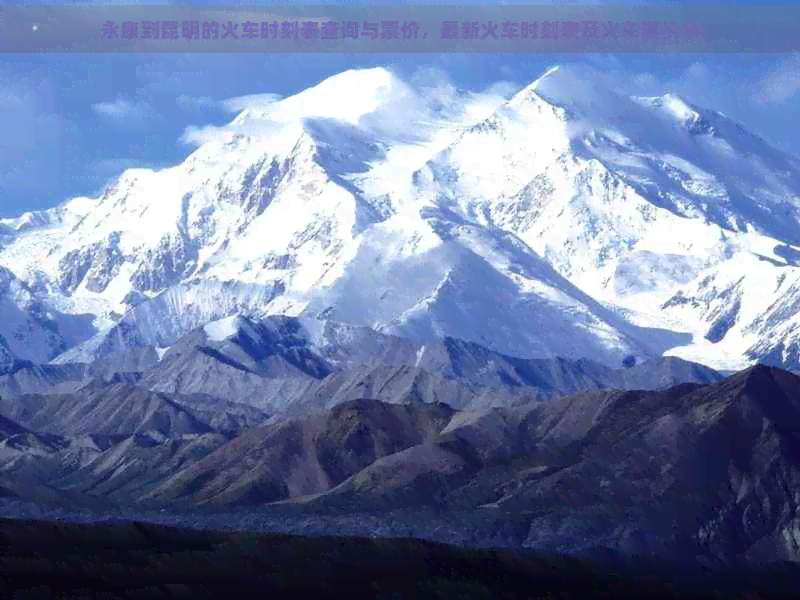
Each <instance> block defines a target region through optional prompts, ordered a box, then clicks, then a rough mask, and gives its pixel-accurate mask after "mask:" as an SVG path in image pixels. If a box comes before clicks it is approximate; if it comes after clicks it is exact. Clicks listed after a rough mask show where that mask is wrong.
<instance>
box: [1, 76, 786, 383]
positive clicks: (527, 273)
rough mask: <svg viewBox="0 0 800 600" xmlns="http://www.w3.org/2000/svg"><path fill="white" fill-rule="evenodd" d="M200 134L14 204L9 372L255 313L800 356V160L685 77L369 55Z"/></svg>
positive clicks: (557, 349) (609, 357)
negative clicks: (463, 72)
mask: <svg viewBox="0 0 800 600" xmlns="http://www.w3.org/2000/svg"><path fill="white" fill-rule="evenodd" d="M199 135H200V134H198V136H199ZM202 137H203V140H204V141H203V143H202V144H201V145H200V146H199V147H198V148H197V149H196V150H195V151H194V152H193V153H192V154H191V155H190V156H189V157H188V158H187V159H186V160H185V161H184V162H183V163H181V164H179V165H176V166H174V167H170V168H167V169H163V170H160V171H151V170H147V169H130V170H128V171H125V172H124V173H123V174H122V175H121V176H120V177H119V178H118V179H117V180H116V181H114V182H112V183H110V184H109V186H108V187H107V188H106V190H105V191H104V193H103V194H102V195H101V196H100V197H99V198H95V199H90V198H76V199H71V200H69V201H67V202H65V203H64V204H62V205H60V206H58V207H56V208H53V209H51V210H48V211H43V212H38V213H26V214H24V215H22V216H20V217H18V218H16V219H4V220H0V371H5V370H10V369H12V368H13V367H14V365H15V364H17V363H18V361H20V360H27V361H31V362H34V363H45V362H49V361H56V362H60V363H65V362H89V361H91V360H93V359H94V358H96V357H97V356H98V355H99V354H100V353H108V352H110V351H114V352H116V351H122V352H124V351H126V349H130V348H142V347H147V348H149V349H150V350H149V351H150V352H152V353H153V355H154V356H155V357H156V358H155V360H158V358H160V356H162V355H163V354H164V352H165V351H166V348H168V347H169V346H170V345H171V344H173V343H174V342H175V341H176V340H177V339H178V338H179V337H181V336H182V335H184V334H186V333H187V332H188V331H190V330H192V329H194V328H196V327H200V326H203V325H205V324H206V323H210V322H211V321H217V322H216V323H214V324H212V325H209V329H207V330H206V332H207V335H208V336H209V338H210V339H223V338H225V337H226V336H228V335H230V333H231V331H233V330H234V329H235V328H236V327H237V325H236V323H237V321H236V319H235V315H240V314H241V315H246V316H250V317H259V316H267V315H277V314H285V315H289V316H302V317H307V318H308V319H309V322H312V321H313V320H315V319H322V320H331V321H337V322H340V323H349V324H352V325H358V326H368V327H371V328H374V329H376V330H378V331H381V332H384V333H391V334H394V335H399V336H403V337H407V338H410V339H413V340H415V341H425V340H431V339H434V338H438V337H442V336H451V337H454V338H459V339H463V340H466V341H474V342H477V343H480V344H482V345H484V346H488V347H490V348H492V349H493V350H496V351H499V352H502V353H505V354H509V355H515V356H520V357H524V358H539V357H551V356H562V357H565V358H590V359H593V360H596V361H598V362H602V363H605V364H607V365H609V366H614V367H617V366H619V365H621V363H622V360H623V359H624V358H625V357H627V356H630V355H633V356H635V357H636V358H638V359H645V358H648V357H654V356H663V355H667V356H676V357H680V358H683V359H686V360H691V361H694V362H699V363H702V364H705V365H707V366H710V367H713V368H717V369H722V370H733V369H739V368H743V367H745V366H746V365H748V364H750V363H752V362H755V361H757V360H762V361H767V362H771V363H773V364H776V365H779V366H783V367H787V368H794V369H798V368H800V316H798V315H799V314H800V160H798V158H796V157H792V156H788V155H786V154H784V153H782V152H781V151H779V150H777V149H775V148H774V147H772V146H770V145H769V144H768V143H766V142H765V141H763V140H761V139H760V138H758V137H757V136H755V135H753V134H751V133H749V132H747V131H745V130H744V129H743V128H742V127H741V126H740V125H738V124H737V123H735V122H733V121H731V120H730V119H728V118H727V117H725V116H724V115H722V114H721V113H719V112H715V111H713V110H707V109H703V108H699V107H695V106H692V105H691V104H689V103H688V102H686V101H684V100H683V99H681V98H679V97H678V96H675V95H671V94H668V95H666V96H663V97H659V98H628V97H622V96H620V95H619V94H617V93H616V92H614V91H613V90H610V89H607V88H606V87H605V86H604V84H603V80H602V77H600V76H599V75H598V74H597V73H595V72H593V71H592V70H591V69H590V68H587V67H582V66H571V65H567V66H561V67H554V68H553V69H550V70H548V71H547V72H546V73H545V74H544V75H543V76H542V77H541V78H539V79H538V80H537V81H535V82H533V83H531V84H530V85H529V86H527V87H525V88H524V89H522V90H521V91H519V92H517V93H516V94H514V95H513V96H512V97H510V98H503V97H500V96H498V95H496V94H491V93H487V94H467V93H463V92H459V91H456V90H446V89H422V88H418V87H414V86H412V85H411V84H409V83H407V82H405V81H402V80H401V79H399V78H398V77H397V76H396V75H394V74H393V73H392V72H390V71H389V70H387V69H383V68H375V69H366V70H354V71H348V72H345V73H342V74H339V75H336V76H335V77H332V78H330V79H328V80H326V81H323V82H322V83H320V84H319V85H317V86H314V87H312V88H309V89H307V90H305V91H303V92H301V93H300V94H297V95H295V96H292V97H290V98H286V99H283V100H277V101H274V102H271V103H268V104H266V105H263V103H262V105H260V106H253V107H251V108H246V109H245V110H243V111H242V112H241V113H240V114H239V115H238V116H237V117H236V118H235V119H234V120H233V121H232V122H231V123H230V124H229V125H227V126H225V127H220V128H216V129H215V130H213V131H208V130H205V131H204V133H203V136H202ZM226 317H232V319H231V320H227V321H219V319H224V318H226Z"/></svg>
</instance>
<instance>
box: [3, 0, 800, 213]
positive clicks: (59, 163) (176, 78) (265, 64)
mask: <svg viewBox="0 0 800 600" xmlns="http://www.w3.org/2000/svg"><path fill="white" fill-rule="evenodd" d="M707 3H708V2H707ZM318 4H319V2H318ZM459 4H466V3H465V2H459ZM570 61H588V62H590V63H592V64H593V65H595V66H596V67H599V68H600V69H601V70H603V71H605V72H607V73H608V75H609V82H610V83H611V84H612V85H614V86H615V87H618V88H620V89H623V90H625V91H630V92H631V93H641V94H658V93H663V92H666V91H673V92H677V93H679V94H681V95H683V96H684V97H686V98H687V99H688V100H690V101H692V102H694V103H696V104H698V105H701V106H706V107H710V108H715V109H718V110H721V111H722V112H725V113H726V114H728V115H729V116H731V117H733V118H735V119H737V120H739V121H740V122H742V123H743V124H744V125H745V126H746V127H747V128H749V129H751V130H752V131H754V132H755V133H757V134H759V135H761V136H762V137H764V138H766V139H768V140H770V141H772V142H773V143H775V144H776V145H778V146H780V147H782V148H783V149H785V150H788V151H791V152H794V153H797V154H800V136H798V135H797V133H796V132H797V131H799V130H800V56H798V55H793V56H787V55H774V54H761V55H720V54H716V55H694V56H692V55H670V56H667V55H655V54H653V55H616V56H609V55H603V56H598V55H592V56H581V55H574V54H572V55H567V56H560V57H559V56H552V55H550V56H549V55H537V54H531V55H500V54H494V55H476V54H473V55H435V56H434V55H393V56H387V55H374V56H367V55H345V54H335V55H310V54H298V55H281V56H264V55H257V54H247V55H232V54H225V55H208V54H205V55H203V54H190V55H175V54H162V55H111V54H103V55H99V54H96V55H66V54H58V55H57V54H52V55H35V56H34V55H11V54H7V55H0V216H12V215H17V214H20V213H22V212H25V211H27V210H37V209H41V208H47V207H50V206H54V205H56V204H58V203H60V202H62V201H64V200H65V199H67V198H70V197H73V196H76V195H92V194H95V193H97V192H99V191H100V190H101V189H102V187H103V185H104V184H105V183H106V182H107V181H108V180H109V179H110V178H112V177H114V176H116V175H118V174H119V173H121V172H122V170H123V169H125V168H126V167H130V166H151V167H159V166H166V165H170V164H174V163H176V162H178V161H180V160H182V159H183V158H184V157H185V156H186V155H188V154H189V153H190V152H191V151H192V150H193V146H192V145H191V144H190V143H189V142H188V141H187V137H190V136H187V135H185V134H186V132H187V131H191V128H193V127H202V126H204V125H213V124H222V123H225V122H227V121H229V120H230V119H232V118H233V116H234V115H235V112H236V109H237V107H239V106H241V102H237V101H236V100H231V99H236V98H240V97H243V96H248V95H253V94H277V95H279V96H287V95H290V94H292V93H294V92H297V91H299V90H301V89H303V88H305V87H308V86H309V85H313V84H315V83H317V82H319V81H320V80H322V79H324V78H325V77H327V76H330V75H333V74H335V73H337V72H340V71H343V70H345V69H349V68H357V67H365V66H374V65H389V66H392V67H393V68H395V69H396V70H397V71H398V72H399V73H400V74H401V75H403V76H405V77H411V78H413V77H422V76H425V77H432V76H433V77H447V78H449V79H450V80H451V82H452V83H453V84H455V85H456V86H458V87H462V88H465V89H470V90H481V89H485V88H486V87H487V86H489V85H491V84H493V83H496V82H501V81H504V82H511V83H513V84H517V85H520V86H522V85H525V84H527V83H529V82H530V81H532V80H534V79H535V78H536V77H537V76H538V75H539V74H541V72H542V71H543V70H544V69H546V68H547V67H548V66H551V65H553V64H557V63H563V62H570Z"/></svg>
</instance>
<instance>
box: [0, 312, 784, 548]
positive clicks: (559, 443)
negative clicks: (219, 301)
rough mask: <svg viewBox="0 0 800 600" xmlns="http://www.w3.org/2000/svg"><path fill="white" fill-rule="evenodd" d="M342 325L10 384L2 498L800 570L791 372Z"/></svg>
mask: <svg viewBox="0 0 800 600" xmlns="http://www.w3.org/2000/svg"><path fill="white" fill-rule="evenodd" d="M328 326H329V327H332V326H331V325H330V324H329V325H328ZM344 331H347V332H349V335H347V336H344V335H343V332H344ZM324 333H325V332H324V331H319V332H318V334H324ZM336 333H337V334H338V335H341V336H342V337H341V338H340V339H346V340H348V341H349V344H350V345H349V346H347V347H346V349H347V354H345V352H344V349H345V344H340V345H338V346H333V345H328V346H326V345H324V344H321V343H320V341H321V340H328V341H330V340H331V339H332V337H333V334H331V332H327V334H326V335H320V337H317V338H316V343H309V342H310V340H309V338H307V337H306V334H307V330H306V329H305V328H303V327H301V326H300V322H299V321H298V320H296V319H289V318H284V317H280V318H277V317H276V318H270V319H267V320H266V321H264V322H253V321H250V320H247V319H245V318H242V317H237V318H228V319H224V320H222V321H217V322H214V323H213V324H211V325H207V326H205V327H202V328H200V329H198V330H196V331H194V332H191V333H190V334H188V335H187V336H185V337H184V338H183V339H182V340H181V341H180V342H179V343H177V344H176V345H174V346H173V347H171V348H170V349H169V350H167V352H166V353H165V354H164V356H163V357H162V359H161V361H159V362H157V363H155V364H154V365H153V366H152V367H151V368H150V369H148V370H145V371H144V372H142V373H135V374H134V373H129V374H127V375H120V374H113V375H110V376H109V375H107V374H103V373H100V374H93V373H92V368H93V367H92V366H91V365H88V366H85V367H83V370H82V372H80V370H79V369H76V368H75V366H74V365H70V366H56V365H50V366H47V367H28V368H23V369H20V370H18V371H17V372H15V373H14V374H11V375H6V376H5V377H4V380H3V382H2V386H3V389H4V392H3V398H2V400H0V440H2V441H0V492H1V493H2V496H3V497H4V498H6V499H16V500H18V501H31V502H37V503H40V504H41V503H43V502H44V503H55V504H58V503H61V504H62V505H63V504H65V503H66V505H68V506H70V507H72V508H77V507H81V506H83V507H91V508H93V509H95V510H128V511H132V510H154V509H160V508H164V509H165V510H168V511H170V512H177V513H181V512H182V511H185V510H194V509H197V508H202V509H210V510H214V511H220V510H224V511H230V510H234V509H258V510H261V511H264V510H267V511H274V513H275V514H279V515H280V514H285V515H308V514H312V515H313V514H317V515H325V514H356V513H375V511H383V512H385V511H388V510H415V511H421V514H422V513H424V512H425V511H430V510H434V511H436V512H437V513H440V514H444V515H454V516H453V517H452V518H453V519H456V521H453V522H454V523H455V522H458V523H460V525H458V527H455V526H454V527H453V528H450V529H448V530H446V531H445V530H441V531H439V530H438V529H437V531H439V533H435V531H434V532H431V531H427V532H425V531H423V532H422V533H421V534H420V535H423V537H424V536H428V537H433V538H435V539H444V541H459V540H460V542H459V543H478V544H480V543H486V542H485V541H483V542H482V541H481V537H480V535H479V536H478V537H477V538H474V535H475V534H471V533H470V531H473V528H477V530H480V531H484V533H483V534H481V535H488V534H487V533H486V532H485V529H486V528H485V525H486V522H487V519H489V521H488V522H496V523H498V527H501V525H502V523H505V524H506V525H502V527H508V526H510V525H508V524H509V523H513V524H514V525H513V527H511V529H510V530H506V529H503V531H506V533H505V534H503V536H505V537H503V540H504V541H503V542H502V543H503V544H505V545H516V546H524V547H529V548H537V549H542V550H547V551H556V552H568V553H569V552H578V553H579V552H594V551H599V550H602V549H603V548H612V549H615V550H617V551H619V552H623V553H628V554H631V553H632V554H642V553H644V554H656V555H659V556H664V557H667V558H669V557H671V558H676V557H678V555H681V556H683V558H686V557H687V556H692V557H695V558H696V559H697V560H708V561H712V562H714V561H728V560H733V559H740V560H747V561H755V562H759V561H769V560H775V559H788V560H797V559H798V558H800V553H799V552H800V542H798V540H800V537H798V533H797V532H798V531H800V513H799V512H798V508H799V507H800V437H798V435H800V377H798V376H796V375H794V374H791V373H789V372H786V371H782V370H779V369H776V368H773V367H766V366H755V367H751V368H749V369H747V370H744V371H742V372H739V373H736V374H733V375H730V376H728V377H723V376H722V375H720V374H718V373H716V372H714V371H711V370H709V369H707V368H705V367H699V366H697V365H693V364H691V363H685V362H681V361H679V360H677V359H660V360H658V361H655V362H654V363H653V364H648V363H644V364H642V365H641V366H638V367H632V368H631V369H626V370H621V371H614V370H611V369H608V368H607V367H604V366H602V365H598V364H594V363H588V362H585V361H584V362H579V363H578V362H575V363H571V362H569V361H564V360H527V361H526V360H521V359H512V358H509V357H504V356H502V355H499V354H497V353H494V352H491V351H489V350H486V349H485V348H482V347H480V346H477V345H474V344H470V343H464V342H455V341H452V340H445V341H443V342H441V343H440V344H438V345H434V346H422V347H419V348H416V349H415V348H414V347H413V346H411V345H410V344H409V342H407V341H406V340H403V339H401V338H389V337H386V336H384V337H383V338H381V339H380V340H378V342H379V343H377V344H375V336H380V334H376V333H374V332H372V331H371V330H369V329H366V328H364V329H362V330H357V329H353V328H351V327H348V328H344V329H343V328H339V329H337V330H336ZM359 334H360V335H359ZM370 342H372V344H373V345H372V346H370ZM376 348H380V349H381V350H382V351H383V354H380V353H378V352H375V351H374V350H375V349H376ZM359 352H361V354H359ZM347 356H349V357H352V360H350V359H347V358H346V357H347ZM409 356H419V357H421V358H420V361H419V364H418V365H417V366H412V365H408V364H406V365H405V366H403V361H405V360H407V358H408V357H409ZM426 367H428V368H431V369H432V370H431V371H427V370H426ZM648 375H649V377H650V379H649V381H648ZM677 381H682V382H683V383H676V382H677ZM159 385H160V386H161V388H162V389H156V388H157V387H159ZM622 387H628V388H631V389H630V390H627V391H626V390H625V389H618V388H622ZM645 387H648V388H649V389H643V388H645ZM633 388H639V389H633ZM48 389H49V391H48ZM576 390H582V391H576ZM447 518H450V517H447ZM478 523H482V525H479V524H478ZM496 533H497V532H495V534H496ZM495 534H492V535H495ZM471 536H472V537H471ZM470 539H471V540H472V541H471V542H468V541H465V540H470ZM687 553H688V554H687Z"/></svg>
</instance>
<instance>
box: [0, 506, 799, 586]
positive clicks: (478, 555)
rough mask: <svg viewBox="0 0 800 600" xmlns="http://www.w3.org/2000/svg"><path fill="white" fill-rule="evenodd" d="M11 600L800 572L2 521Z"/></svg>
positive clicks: (757, 577) (770, 579) (763, 580)
mask: <svg viewBox="0 0 800 600" xmlns="http://www.w3.org/2000/svg"><path fill="white" fill-rule="evenodd" d="M0 548H1V549H0V560H2V571H3V590H4V591H3V598H8V599H9V600H10V599H12V598H56V597H57V598H86V597H97V598H101V597H102V598H109V599H110V598H237V599H238V598H255V597H263V598H288V597H293V598H299V597H308V598H311V597H314V598H329V597H337V596H338V597H343V598H344V597H347V598H387V599H388V598H392V599H405V598H409V599H411V598H414V599H416V598H626V597H632V598H633V597H635V598H668V597H680V598H706V597H708V598H711V597H717V598H780V597H791V596H792V595H793V594H797V593H800V567H798V566H797V565H792V564H787V563H781V564H774V565H771V566H769V567H761V568H758V569H756V568H746V569H743V568H742V567H741V566H739V567H737V568H726V569H717V570H708V569H705V570H703V569H699V568H697V567H686V566H683V567H680V566H677V565H675V564H671V563H668V562H658V561H654V560H650V561H646V560H632V559H624V560H623V559H618V558H615V557H614V556H613V555H608V556H607V557H605V558H604V559H598V558H595V559H593V560H587V559H583V558H574V557H573V558H566V557H562V556H558V555H543V554H536V553H532V552H526V551H512V550H502V551H500V550H498V551H489V550H472V549H463V548H456V547H453V546H448V545H445V544H436V543H431V542H423V541H420V540H412V539H391V540H388V539H370V538H356V537H313V538H311V537H299V536H289V535H275V534H271V535H256V534H242V533H226V532H219V531H198V530H185V529H178V528H173V527H165V526H161V525H154V524H147V523H135V522H134V523H123V522H114V523H96V524H91V525H86V524H82V525H77V524H66V523H48V522H42V521H23V520H11V519H3V520H2V533H0Z"/></svg>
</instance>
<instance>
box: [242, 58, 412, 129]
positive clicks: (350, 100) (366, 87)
mask: <svg viewBox="0 0 800 600" xmlns="http://www.w3.org/2000/svg"><path fill="white" fill-rule="evenodd" d="M407 92H408V86H407V85H406V84H405V83H404V82H403V81H402V80H401V79H400V78H398V77H397V76H396V75H395V74H394V73H392V72H391V71H390V70H388V69H386V68H382V67H376V68H371V69H351V70H348V71H344V72H343V73H338V74H336V75H333V76H332V77H328V78H327V79H324V80H322V81H321V82H319V83H318V84H317V85H315V86H313V87H310V88H308V89H305V90H303V91H301V92H299V93H297V94H294V95H292V96H289V97H287V98H284V99H282V100H277V101H275V102H271V103H268V104H267V105H266V106H263V105H261V106H253V107H247V108H245V109H244V110H243V111H242V112H241V113H240V114H239V116H238V117H237V119H236V122H237V123H238V124H242V123H244V122H245V121H268V122H273V123H276V124H289V123H298V122H302V121H303V120H304V119H308V118H317V119H334V120H339V121H345V122H350V123H357V122H358V121H359V120H360V119H361V118H362V117H364V116H366V115H369V114H371V113H372V112H374V111H375V110H377V109H378V108H380V107H381V106H382V105H384V104H386V103H389V102H391V101H393V100H395V99H397V98H399V97H402V96H404V95H405V94H406V93H407ZM262 104H263V103H262Z"/></svg>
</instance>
